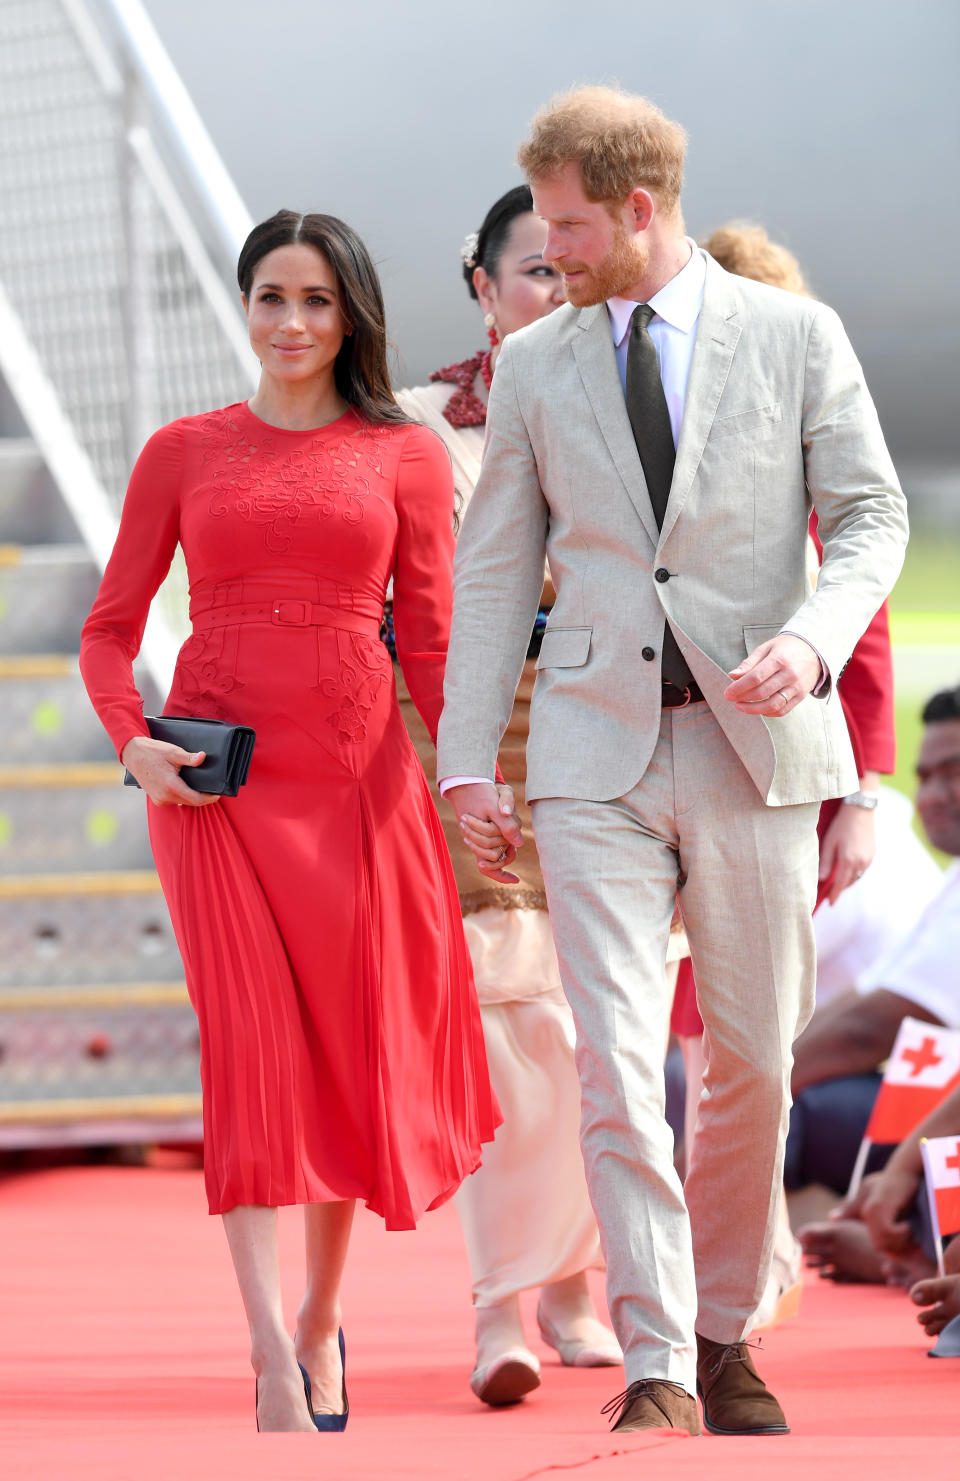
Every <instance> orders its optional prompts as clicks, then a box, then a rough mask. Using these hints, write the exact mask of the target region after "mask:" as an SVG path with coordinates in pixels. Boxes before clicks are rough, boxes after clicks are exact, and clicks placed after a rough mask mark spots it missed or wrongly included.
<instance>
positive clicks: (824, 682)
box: [782, 627, 830, 696]
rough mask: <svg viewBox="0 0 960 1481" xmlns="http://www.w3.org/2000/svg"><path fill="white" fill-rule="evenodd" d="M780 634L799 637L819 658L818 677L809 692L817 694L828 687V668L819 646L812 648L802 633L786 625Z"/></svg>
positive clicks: (786, 636)
mask: <svg viewBox="0 0 960 1481" xmlns="http://www.w3.org/2000/svg"><path fill="white" fill-rule="evenodd" d="M782 636H783V637H785V638H799V639H800V641H801V643H806V645H807V647H808V648H811V649H813V652H814V653H815V654H816V655H817V657H818V658H819V660H820V678H819V679H818V680H817V682H816V684H815V685H814V686H813V688H812V689H811V691H810V693H811V694H813V695H815V696H819V695H820V694H821V693H822V692H823V690H824V689H825V688H829V685H830V670H829V669H828V668H827V665H826V663H825V662H824V658H823V654H822V653H821V652H820V650H819V648H814V647H813V644H812V643H811V641H810V639H809V638H805V637H804V636H803V634H802V633H794V632H791V631H790V629H789V628H788V627H785V628H783V629H782Z"/></svg>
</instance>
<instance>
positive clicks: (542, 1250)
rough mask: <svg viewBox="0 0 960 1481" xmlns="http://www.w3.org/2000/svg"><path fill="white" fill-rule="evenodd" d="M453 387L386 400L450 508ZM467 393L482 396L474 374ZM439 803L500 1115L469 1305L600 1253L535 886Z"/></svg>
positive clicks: (561, 1003)
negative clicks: (400, 412)
mask: <svg viewBox="0 0 960 1481" xmlns="http://www.w3.org/2000/svg"><path fill="white" fill-rule="evenodd" d="M478 382H479V377H478ZM453 391H454V387H453V385H451V384H450V383H449V382H436V383H434V384H432V385H429V386H419V387H416V388H415V389H413V390H406V391H401V392H400V394H399V396H398V400H399V401H400V403H401V405H402V406H403V408H404V410H405V411H406V412H407V414H408V415H409V416H411V417H414V418H415V419H416V420H417V421H419V422H423V423H424V424H425V425H426V426H428V427H431V428H432V429H433V430H434V431H435V432H437V433H438V434H439V435H440V436H441V437H442V438H443V441H444V442H445V443H446V445H447V448H448V449H449V452H450V457H451V459H452V461H453V467H454V476H455V481H456V485H457V490H458V493H459V495H460V500H461V505H460V510H459V512H460V514H461V516H462V514H463V511H464V509H465V508H466V505H467V504H468V503H469V500H470V496H471V495H472V493H473V489H474V486H475V484H476V481H477V478H478V476H479V473H480V458H481V455H482V452H483V437H484V429H483V427H482V426H467V427H454V426H452V425H451V424H450V422H448V421H447V420H446V418H445V416H444V409H445V407H446V406H447V404H448V402H449V401H450V398H451V395H452V394H453ZM475 394H477V396H478V398H480V399H481V400H483V399H485V392H484V388H483V385H482V382H479V383H478V384H477V385H476V386H475ZM522 693H523V682H522V684H521V697H522ZM527 702H529V694H527ZM518 708H519V707H518ZM405 713H406V711H405ZM523 723H524V724H525V721H524V722H523ZM511 728H513V727H512V726H511ZM411 733H413V726H412V725H411ZM414 740H415V741H416V736H414ZM428 775H432V772H429V771H428ZM508 779H509V774H508ZM435 795H438V794H435ZM439 808H440V812H441V817H442V818H443V820H444V822H445V825H447V826H446V832H447V836H448V840H449V841H450V843H451V853H453V854H454V862H455V865H457V866H458V867H457V877H458V883H459V884H460V888H461V905H462V907H463V910H464V918H463V928H464V933H465V935H466V938H467V945H468V947H469V949H470V956H471V958H472V960H473V970H474V975H475V978H476V984H477V993H478V996H479V998H480V1013H481V1017H482V1019H483V1029H484V1036H485V1039H486V1046H487V1060H488V1063H489V1067H490V1078H491V1080H492V1082H493V1088H494V1090H495V1092H496V1095H497V1099H498V1100H499V1102H500V1107H501V1110H502V1111H503V1117H504V1120H503V1125H502V1126H501V1127H500V1129H499V1130H498V1131H497V1134H496V1140H495V1141H494V1143H493V1146H492V1147H491V1146H488V1147H486V1148H485V1149H484V1157H483V1166H482V1167H481V1168H479V1170H478V1171H477V1172H475V1173H474V1174H473V1175H472V1176H471V1177H469V1178H467V1180H466V1181H465V1182H464V1183H463V1184H462V1186H461V1188H460V1190H459V1192H458V1193H457V1194H456V1196H455V1199H454V1202H455V1204H456V1208H457V1213H458V1215H459V1217H460V1224H461V1227H462V1229H463V1234H464V1239H465V1242H466V1246H467V1254H468V1258H469V1261H470V1271H471V1278H472V1283H473V1301H474V1305H476V1306H495V1305H497V1304H498V1303H499V1302H501V1301H504V1300H506V1299H507V1298H508V1297H510V1296H513V1295H516V1294H517V1292H519V1291H523V1290H528V1289H530V1288H532V1287H537V1286H542V1285H547V1284H550V1283H551V1282H553V1281H558V1280H562V1279H564V1278H565V1277H567V1276H570V1275H575V1274H576V1273H577V1272H578V1271H581V1270H586V1269H590V1268H593V1269H602V1268H603V1256H602V1254H601V1252H600V1238H599V1234H598V1232H597V1222H596V1219H595V1217H594V1213H593V1209H592V1207H591V1205H590V1200H589V1198H588V1196H587V1184H586V1179H585V1177H584V1172H583V1163H582V1160H581V1157H580V1145H579V1123H580V1084H579V1081H578V1078H577V1071H576V1067H575V1065H574V1060H573V1045H574V1030H573V1015H572V1013H571V1012H570V1009H569V1007H568V1006H567V1001H566V999H565V997H564V995H563V989H562V987H561V985H560V972H559V967H558V965H557V954H556V951H555V949H554V945H553V938H552V936H551V933H550V922H549V917H548V915H547V912H546V901H545V900H544V899H543V895H542V885H541V887H540V888H539V889H538V888H536V885H535V884H534V883H533V882H532V881H530V880H529V879H527V878H523V877H522V881H521V884H520V885H518V886H514V887H513V888H514V891H515V892H516V893H515V894H514V895H512V896H511V895H510V893H509V891H508V890H504V889H502V888H501V889H499V890H498V889H497V887H495V886H492V887H491V886H486V882H484V881H483V879H482V876H480V875H479V874H478V872H477V869H476V865H475V863H474V861H473V856H472V854H468V853H467V850H466V849H465V847H464V845H463V843H462V842H461V840H460V838H459V834H458V832H457V829H456V823H455V822H453V824H452V832H451V828H450V826H449V825H450V822H451V817H452V809H451V808H450V806H449V804H448V803H445V802H439ZM533 851H534V844H533V842H532V840H531V839H529V838H528V840H527V842H526V843H525V845H524V848H523V850H522V851H521V856H520V860H519V861H518V866H517V868H518V870H519V871H520V872H521V875H522V876H523V872H524V863H525V861H524V855H527V859H528V861H529V860H530V858H531V855H533ZM458 853H459V854H460V855H461V857H458ZM533 857H534V861H535V855H533ZM527 867H528V868H529V863H528V864H527ZM538 872H539V870H537V873H538ZM486 899H489V900H490V901H491V902H492V903H489V904H485V903H484V900H486Z"/></svg>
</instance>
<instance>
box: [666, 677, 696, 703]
mask: <svg viewBox="0 0 960 1481" xmlns="http://www.w3.org/2000/svg"><path fill="white" fill-rule="evenodd" d="M663 689H669V690H672V692H673V693H674V694H682V695H683V699H682V700H681V701H680V703H679V704H671V705H664V709H667V710H685V709H686V708H687V705H688V704H692V703H693V695H692V694H691V692H690V685H689V684H684V686H683V688H682V689H681V688H680V687H679V686H678V685H677V684H672V683H671V682H670V680H669V679H664V680H663V683H662V685H661V690H663Z"/></svg>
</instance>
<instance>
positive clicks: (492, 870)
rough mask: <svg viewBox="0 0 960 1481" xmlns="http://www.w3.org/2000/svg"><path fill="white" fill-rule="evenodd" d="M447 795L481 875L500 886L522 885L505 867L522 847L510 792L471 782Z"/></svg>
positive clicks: (482, 783) (518, 820) (514, 804)
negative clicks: (495, 881)
mask: <svg viewBox="0 0 960 1481" xmlns="http://www.w3.org/2000/svg"><path fill="white" fill-rule="evenodd" d="M444 795H445V797H446V798H447V800H448V801H449V802H452V804H453V808H454V811H455V812H456V814H457V820H458V822H459V823H460V832H461V833H462V834H463V841H464V843H465V844H466V845H467V847H468V848H469V849H471V850H472V851H473V853H474V854H475V855H476V858H477V867H478V869H479V870H480V873H481V874H484V875H486V877H487V878H488V879H495V880H497V881H498V882H499V883H500V884H519V880H518V878H517V876H516V875H515V874H508V873H507V872H506V870H505V869H504V867H503V866H504V865H505V864H512V863H513V861H514V859H515V858H516V857H517V850H518V849H519V848H520V847H521V845H522V843H523V833H522V831H521V828H520V819H519V818H518V817H517V814H516V803H515V799H514V795H513V791H512V790H511V788H510V787H508V786H505V785H504V784H503V783H494V782H470V783H468V784H466V785H465V786H462V787H451V788H450V789H449V791H447V792H446V793H445V794H444Z"/></svg>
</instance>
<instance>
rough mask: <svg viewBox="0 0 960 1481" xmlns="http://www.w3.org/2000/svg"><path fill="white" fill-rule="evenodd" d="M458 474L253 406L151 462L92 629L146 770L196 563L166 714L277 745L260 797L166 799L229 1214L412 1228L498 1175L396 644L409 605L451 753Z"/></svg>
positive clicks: (213, 1147) (411, 628) (464, 980)
mask: <svg viewBox="0 0 960 1481" xmlns="http://www.w3.org/2000/svg"><path fill="white" fill-rule="evenodd" d="M452 507H453V488H452V475H451V470H450V462H449V458H448V457H447V454H446V452H445V450H444V448H443V446H442V444H441V442H440V440H439V438H437V437H435V436H434V435H433V434H432V433H431V432H428V431H427V430H426V429H424V428H423V427H420V426H417V425H412V424H411V425H395V426H389V427H385V426H374V425H372V424H370V423H368V422H366V421H364V420H363V419H362V418H361V417H360V415H359V414H358V413H357V412H355V411H353V410H350V411H348V412H347V413H345V415H343V416H341V417H340V418H339V419H337V420H336V421H334V422H332V423H330V424H329V425H328V426H326V427H323V428H315V429H312V430H310V431H305V432H300V431H287V430H284V429H281V428H277V427H273V426H269V425H268V424H267V423H265V422H262V421H260V420H259V419H258V418H257V417H256V416H254V414H253V413H252V412H251V411H250V410H249V408H248V407H247V406H246V405H245V404H239V405H235V406H229V407H226V408H224V409H223V410H220V411H215V412H211V413H209V414H207V415H204V416H197V417H186V418H184V419H182V420H180V421H177V422H173V423H171V424H170V425H169V426H167V427H164V428H163V429H162V430H161V431H159V432H157V433H156V434H155V435H154V436H153V437H152V438H151V439H150V441H149V442H148V443H147V446H146V447H145V449H144V451H143V453H142V454H141V456H140V459H139V461H138V463H137V466H136V468H135V470H134V473H133V476H132V478H131V482H130V487H129V490H128V493H127V498H126V502H125V504H124V510H123V517H122V521H121V526H120V532H119V535H118V537H117V543H116V547H115V549H114V553H113V556H112V558H111V560H110V563H109V565H108V567H107V570H106V573H105V575H104V578H103V582H102V585H101V587H100V591H99V593H98V595H97V599H96V601H95V603H94V606H93V610H92V612H91V614H90V617H89V619H88V621H87V623H86V626H85V628H84V632H83V643H82V652H81V667H82V671H83V677H84V680H85V682H86V685H87V689H88V691H89V693H90V697H91V699H92V701H93V703H94V706H95V707H96V709H97V711H98V713H99V715H100V717H101V719H102V721H103V723H104V725H105V727H106V729H107V731H108V732H109V734H110V736H111V738H112V740H113V743H114V745H115V747H116V749H117V752H118V753H119V752H120V751H122V749H123V747H124V745H125V744H126V742H127V741H128V740H129V739H130V738H131V737H132V736H137V735H146V734H147V733H148V732H147V727H146V725H145V723H144V719H143V709H142V702H141V699H140V696H139V695H138V693H137V691H136V689H135V686H134V682H133V674H132V660H133V658H134V656H135V655H136V653H137V651H138V650H139V647H140V642H141V639H142V636H143V630H144V625H145V621H146V616H147V610H148V607H149V604H150V601H151V598H152V597H153V595H154V593H155V591H156V590H157V587H158V586H159V585H160V582H161V581H162V580H163V578H164V576H165V574H166V572H167V570H168V568H169V565H170V561H171V559H172V556H173V553H174V550H175V548H176V545H177V542H178V541H179V542H180V544H181V545H182V547H183V551H184V554H185V557H186V562H187V569H188V573H189V577H190V615H191V621H192V625H193V635H192V636H191V637H190V638H189V639H188V640H187V642H186V643H185V644H184V646H183V648H182V649H181V651H180V654H179V657H178V660H177V665H176V671H175V675H174V680H173V687H172V689H171V691H170V695H169V697H168V699H167V703H166V705H165V713H166V714H178V715H197V716H205V717H209V718H214V719H223V720H230V721H234V722H239V723H243V724H247V725H251V726H253V728H254V729H255V731H256V733H257V738H256V745H255V749H254V755H253V761H252V764H251V768H250V776H249V780H248V783H247V785H246V786H245V787H244V788H242V789H241V791H240V794H239V796H237V797H236V798H221V799H220V801H219V802H217V803H216V804H214V805H211V806H208V807H205V808H190V807H175V806H163V807H156V806H154V805H153V804H152V803H149V802H148V804H147V808H148V818H149V825H150V839H151V844H152V847H153V852H154V858H155V860H156V865H157V870H158V873H159V875H160V880H161V883H162V885H163V891H164V895H165V897H166V901H167V905H168V907H169V910H170V915H171V918H172V920H173V924H174V929H175V931H176V934H177V940H178V943H179V945H180V950H181V953H182V955H183V960H184V966H185V969H186V977H187V986H188V989H189V991H190V995H191V999H192V1001H193V1004H194V1007H195V1008H196V1011H197V1016H198V1019H199V1022H200V1041H201V1075H202V1086H203V1114H204V1166H205V1173H206V1184H207V1193H208V1198H209V1203H210V1210H211V1212H212V1213H216V1212H223V1211H225V1210H227V1209H230V1208H232V1207H234V1206H235V1205H238V1204H267V1205H279V1204H286V1203H307V1202H325V1201H330V1200H335V1199H348V1198H361V1199H364V1200H365V1201H366V1203H367V1204H368V1205H369V1206H370V1207H371V1208H373V1209H374V1210H375V1211H376V1212H377V1213H379V1214H381V1215H382V1216H383V1218H384V1220H385V1221H386V1224H387V1227H388V1228H393V1229H407V1228H411V1227H412V1226H413V1225H414V1223H415V1221H416V1219H417V1217H418V1216H419V1214H420V1213H422V1212H423V1211H424V1210H425V1209H428V1208H432V1207H434V1206H435V1205H437V1204H439V1203H441V1202H442V1201H443V1200H444V1199H446V1198H447V1197H449V1196H450V1195H451V1194H452V1193H453V1192H454V1191H455V1189H456V1188H457V1187H458V1186H459V1184H460V1183H461V1181H462V1180H463V1178H464V1177H465V1176H466V1175H467V1174H468V1173H470V1172H472V1171H473V1169H474V1168H475V1167H476V1166H477V1165H478V1163H479V1161H480V1145H481V1142H483V1141H487V1140H489V1139H490V1138H491V1137H492V1135H493V1131H494V1127H495V1125H496V1124H497V1120H498V1119H499V1118H498V1111H497V1108H496V1104H495V1102H494V1099H493V1096H492V1093H491V1090H490V1082H489V1078H488V1075H487V1067H486V1058H485V1055H484V1048H483V1033H482V1029H481V1025H480V1017H479V1011H478V1008H477V1003H476V997H475V993H474V989H473V983H472V979H471V975H470V966H469V961H468V957H467V953H466V950H465V947H464V942H463V934H462V930H461V924H460V909H459V903H458V899H457V891H456V886H455V884H454V879H453V873H452V869H451V866H450V860H449V856H448V854H447V850H446V846H445V843H444V839H443V833H442V831H441V828H440V824H439V822H438V820H437V816H436V813H435V811H434V808H433V804H432V802H431V800H430V795H429V791H428V789H427V783H426V780H425V778H424V775H423V771H422V769H421V767H420V764H419V762H418V760H417V758H416V755H415V753H414V751H413V748H412V746H411V744H410V741H409V740H408V738H407V733H406V730H405V727H404V724H403V721H402V719H401V716H400V711H399V709H398V706H397V700H396V694H395V690H394V684H393V673H392V666H391V662H390V657H389V654H388V653H387V651H386V649H385V647H384V646H383V644H382V643H381V642H380V639H379V631H380V620H381V614H382V611H383V601H384V595H385V591H386V587H387V582H388V580H389V578H390V577H391V575H392V576H393V583H394V585H393V601H394V624H395V632H396V640H397V650H398V656H399V658H400V661H401V664H402V667H403V670H404V674H405V676H406V679H407V683H408V685H409V688H410V692H411V694H412V696H413V698H414V701H415V703H416V704H417V707H418V709H419V710H420V712H421V714H422V715H423V717H424V720H425V721H426V723H427V725H428V727H429V729H430V730H431V732H432V733H434V734H435V733H436V727H437V722H438V720H439V716H440V709H441V705H442V682H443V665H444V658H445V653H446V646H447V635H448V627H449V620H450V602H451V580H450V573H451V563H452V552H453V536H452V532H451V529H450V509H451V508H452Z"/></svg>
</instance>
